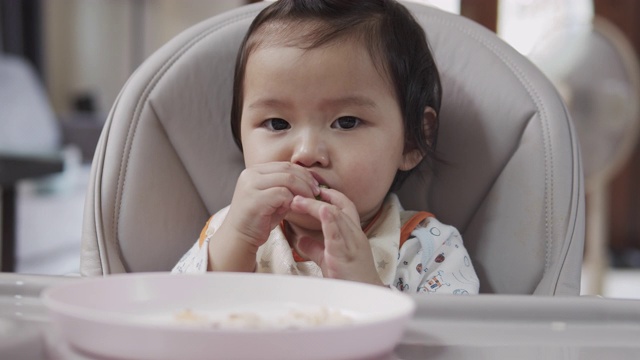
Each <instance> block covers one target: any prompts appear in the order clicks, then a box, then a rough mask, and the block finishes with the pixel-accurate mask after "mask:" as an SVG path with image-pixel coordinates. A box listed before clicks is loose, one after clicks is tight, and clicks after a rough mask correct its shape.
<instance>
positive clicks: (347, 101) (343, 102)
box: [325, 95, 377, 108]
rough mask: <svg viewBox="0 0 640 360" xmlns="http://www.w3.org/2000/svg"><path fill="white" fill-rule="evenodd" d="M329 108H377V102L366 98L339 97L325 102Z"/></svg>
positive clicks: (356, 96)
mask: <svg viewBox="0 0 640 360" xmlns="http://www.w3.org/2000/svg"><path fill="white" fill-rule="evenodd" d="M325 103H326V104H325V105H327V106H331V107H346V106H357V107H368V108H376V107H377V106H376V103H375V101H373V100H371V99H370V98H368V97H366V96H358V95H353V96H345V97H339V98H335V99H328V100H326V102H325Z"/></svg>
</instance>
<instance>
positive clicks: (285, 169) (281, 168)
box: [252, 161, 319, 195]
mask: <svg viewBox="0 0 640 360" xmlns="http://www.w3.org/2000/svg"><path fill="white" fill-rule="evenodd" d="M252 169H253V170H254V171H256V172H257V173H258V174H261V175H267V174H277V173H283V174H292V175H295V176H297V177H299V178H300V179H302V180H304V181H306V182H307V183H308V184H309V186H311V187H312V188H313V189H314V193H315V194H316V195H317V194H318V193H319V192H318V191H319V184H318V181H317V180H316V179H315V178H314V177H313V175H312V174H311V172H310V171H309V170H308V169H306V168H304V167H302V166H300V165H297V164H293V163H290V162H283V161H280V162H270V163H264V164H258V165H255V166H253V167H252Z"/></svg>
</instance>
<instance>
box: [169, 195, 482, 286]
mask: <svg viewBox="0 0 640 360" xmlns="http://www.w3.org/2000/svg"><path fill="white" fill-rule="evenodd" d="M228 211H229V207H226V208H224V209H222V210H220V211H218V212H217V213H216V214H214V215H213V216H212V217H211V218H210V219H209V221H208V222H207V225H205V227H204V229H203V230H202V233H201V235H200V239H199V240H198V241H197V242H196V243H195V244H194V245H193V246H192V247H191V248H190V249H189V250H188V251H187V253H186V254H184V256H183V257H182V258H181V259H180V261H179V262H178V263H177V264H176V266H175V267H174V268H173V271H172V272H173V273H204V272H206V271H207V261H208V256H209V255H208V247H209V241H210V239H211V237H212V236H213V234H214V233H215V232H216V230H217V229H218V228H219V227H220V225H221V224H222V222H223V221H224V218H225V217H226V215H227V213H228ZM365 233H366V234H367V237H368V238H369V243H370V245H371V250H372V253H373V257H374V261H375V264H376V267H377V271H378V274H379V275H380V279H381V280H382V282H383V283H384V284H386V285H389V286H391V287H392V288H395V289H398V290H400V291H402V292H407V293H445V294H477V293H478V290H479V285H480V282H479V281H478V277H477V276H476V273H475V270H474V268H473V264H472V263H471V260H470V258H469V254H468V253H467V250H466V249H465V247H464V244H463V242H462V237H461V236H460V234H459V233H458V230H457V229H456V228H454V227H452V226H449V225H444V224H442V223H441V222H439V221H438V220H437V219H436V218H435V217H434V216H433V215H432V214H430V213H427V212H415V211H405V210H403V209H402V206H401V205H400V202H399V200H398V197H397V196H396V195H395V194H389V196H388V197H387V199H386V200H385V202H384V204H383V206H382V209H381V211H380V214H379V215H378V216H377V217H376V219H375V220H374V223H373V224H371V225H370V226H369V227H368V229H366V231H365ZM256 262H257V264H256V271H257V272H266V273H274V274H293V275H306V276H318V277H321V276H322V271H321V270H320V267H319V266H318V265H317V264H316V263H314V262H312V261H304V260H301V259H300V258H299V257H298V256H297V254H295V252H294V251H293V250H292V248H291V246H290V245H289V242H288V241H287V239H286V237H285V234H284V232H283V230H282V227H281V226H277V227H276V228H275V229H273V230H272V231H271V234H270V236H269V239H268V240H267V242H266V243H265V244H263V245H262V246H260V248H258V252H257V255H256Z"/></svg>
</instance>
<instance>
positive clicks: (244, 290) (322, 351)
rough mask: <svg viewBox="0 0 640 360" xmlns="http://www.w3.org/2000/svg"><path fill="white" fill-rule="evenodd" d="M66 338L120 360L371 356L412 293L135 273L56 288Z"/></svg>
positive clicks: (393, 330) (392, 337)
mask: <svg viewBox="0 0 640 360" xmlns="http://www.w3.org/2000/svg"><path fill="white" fill-rule="evenodd" d="M43 302H44V304H45V305H46V306H47V308H48V309H49V310H50V312H51V316H52V320H53V322H54V324H55V326H56V329H57V331H59V332H60V334H61V337H62V338H64V339H66V340H67V341H68V342H69V344H70V345H71V346H72V347H74V348H76V349H78V350H79V351H81V352H84V353H87V354H90V355H97V356H100V357H106V358H117V359H145V360H146V359H149V360H151V359H153V360H159V359H225V360H231V359H274V360H275V359H277V360H286V359H292V360H294V359H295V360H299V359H307V360H313V359H318V360H331V359H365V358H371V357H377V356H382V355H384V354H389V353H391V351H392V350H393V348H394V347H395V345H396V344H397V343H398V341H399V340H400V338H401V336H402V333H403V331H404V328H405V325H406V324H407V321H408V320H409V318H410V317H411V316H412V314H413V312H414V311H415V304H414V301H413V300H412V299H411V298H410V297H409V296H407V295H404V294H402V293H399V292H394V291H392V290H389V289H385V288H382V287H378V286H372V285H365V284H360V283H355V282H350V281H342V280H332V279H321V278H309V277H300V276H280V275H268V274H244V273H208V274H204V275H171V274H168V273H138V274H124V275H111V276H107V277H102V278H88V279H83V280H80V281H74V282H70V283H64V284H60V285H54V286H52V287H50V288H47V289H46V290H45V291H44V292H43Z"/></svg>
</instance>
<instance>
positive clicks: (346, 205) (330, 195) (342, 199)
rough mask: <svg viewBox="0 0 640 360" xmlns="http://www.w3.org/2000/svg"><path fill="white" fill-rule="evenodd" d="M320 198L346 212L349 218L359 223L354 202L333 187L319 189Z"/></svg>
mask: <svg viewBox="0 0 640 360" xmlns="http://www.w3.org/2000/svg"><path fill="white" fill-rule="evenodd" d="M320 198H321V200H323V201H325V202H327V203H329V204H333V205H335V206H336V207H338V209H340V211H342V212H344V213H345V214H347V216H349V218H350V219H351V220H352V221H353V222H355V223H356V224H359V223H360V215H358V209H356V206H355V204H354V203H353V202H352V201H351V200H350V199H349V198H348V197H347V196H346V195H344V194H343V193H341V192H340V191H337V190H335V189H321V190H320Z"/></svg>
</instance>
